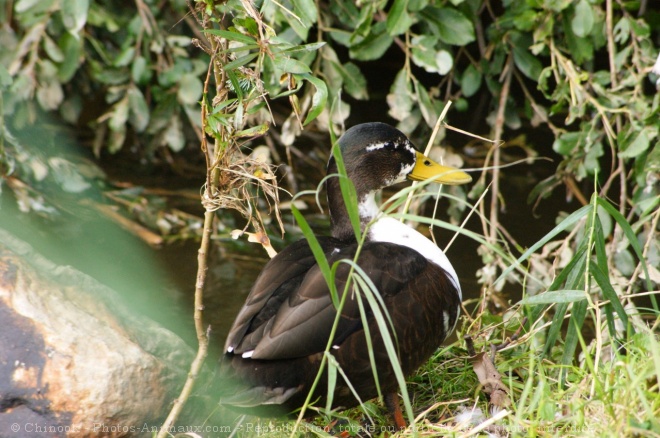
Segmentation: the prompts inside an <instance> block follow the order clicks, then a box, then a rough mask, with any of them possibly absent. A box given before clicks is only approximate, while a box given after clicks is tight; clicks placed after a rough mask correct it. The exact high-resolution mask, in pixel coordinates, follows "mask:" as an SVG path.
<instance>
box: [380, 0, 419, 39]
mask: <svg viewBox="0 0 660 438" xmlns="http://www.w3.org/2000/svg"><path fill="white" fill-rule="evenodd" d="M407 3H408V0H395V1H394V4H393V5H392V7H391V8H390V11H389V13H388V14H387V33H388V34H390V35H392V36H396V35H400V34H402V33H404V32H405V31H407V30H408V29H409V28H410V26H411V25H412V24H413V23H414V20H413V19H412V17H411V16H410V14H409V13H408V11H407V10H406V5H407Z"/></svg>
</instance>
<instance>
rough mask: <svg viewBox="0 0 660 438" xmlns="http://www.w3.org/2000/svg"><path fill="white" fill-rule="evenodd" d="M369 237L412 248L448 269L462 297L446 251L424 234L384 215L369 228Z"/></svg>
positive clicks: (460, 295) (456, 276)
mask: <svg viewBox="0 0 660 438" xmlns="http://www.w3.org/2000/svg"><path fill="white" fill-rule="evenodd" d="M369 237H370V238H371V240H374V241H377V242H390V243H396V244H398V245H403V246H407V247H408V248H412V249H414V250H415V251H417V252H418V253H420V254H421V255H423V256H424V257H426V258H427V259H429V260H430V261H432V262H433V263H435V264H436V265H438V266H440V267H441V268H442V269H444V270H445V271H447V273H448V274H449V276H450V277H451V279H452V281H453V282H454V285H456V288H457V289H458V295H459V298H461V299H462V294H461V285H460V284H459V283H458V275H456V271H455V270H454V267H453V266H452V265H451V263H450V262H449V259H448V258H447V256H446V255H445V253H444V252H443V251H442V250H441V249H440V248H438V247H437V246H436V245H435V243H433V242H431V241H430V240H429V239H427V238H426V237H425V236H424V235H423V234H421V233H420V232H418V231H417V230H414V229H412V228H410V227H409V226H408V225H406V224H404V223H401V222H399V221H398V220H396V219H394V218H391V217H382V218H380V219H378V220H377V221H376V222H375V223H374V224H372V225H371V227H370V228H369Z"/></svg>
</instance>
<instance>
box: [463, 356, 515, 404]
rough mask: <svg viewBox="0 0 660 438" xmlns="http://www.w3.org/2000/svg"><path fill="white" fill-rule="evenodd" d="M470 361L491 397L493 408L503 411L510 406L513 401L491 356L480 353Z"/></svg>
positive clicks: (485, 390)
mask: <svg viewBox="0 0 660 438" xmlns="http://www.w3.org/2000/svg"><path fill="white" fill-rule="evenodd" d="M470 361H471V362H472V368H473V369H474V373H475V374H476V375H477V377H478V378H479V383H481V386H482V387H483V390H484V392H485V393H486V394H488V395H489V396H490V404H491V405H492V407H496V408H500V409H503V408H506V407H507V406H509V405H510V404H511V400H510V399H509V394H508V389H507V387H506V386H505V385H504V383H502V376H501V374H500V373H499V372H498V371H497V368H495V365H494V364H493V361H492V360H491V358H490V356H488V355H487V354H486V353H479V354H477V355H475V356H473V357H472V358H470Z"/></svg>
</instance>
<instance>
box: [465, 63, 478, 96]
mask: <svg viewBox="0 0 660 438" xmlns="http://www.w3.org/2000/svg"><path fill="white" fill-rule="evenodd" d="M482 79H483V76H482V74H481V72H480V71H479V69H477V68H476V67H475V66H474V64H470V65H468V66H467V68H466V69H465V71H464V72H463V76H462V77H461V90H462V91H463V96H465V97H470V96H472V95H474V93H476V92H477V91H478V90H479V88H480V87H481V80H482Z"/></svg>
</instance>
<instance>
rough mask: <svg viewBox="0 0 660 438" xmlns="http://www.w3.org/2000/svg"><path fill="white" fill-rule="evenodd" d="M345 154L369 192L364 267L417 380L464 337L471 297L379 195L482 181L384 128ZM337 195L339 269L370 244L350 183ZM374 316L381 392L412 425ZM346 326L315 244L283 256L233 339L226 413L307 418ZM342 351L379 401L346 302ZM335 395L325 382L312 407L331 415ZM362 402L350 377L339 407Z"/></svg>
mask: <svg viewBox="0 0 660 438" xmlns="http://www.w3.org/2000/svg"><path fill="white" fill-rule="evenodd" d="M338 144H339V147H340V148H341V154H342V157H343V160H344V163H345V167H346V173H347V175H348V177H349V178H350V179H351V180H352V182H353V184H354V186H355V190H356V193H357V200H358V207H359V214H360V221H361V224H362V229H363V231H365V230H366V233H367V236H366V243H364V245H363V246H362V249H361V250H360V253H359V258H358V265H359V266H360V267H361V268H362V270H363V271H364V272H365V273H366V274H367V275H368V276H369V278H370V279H371V281H372V282H373V284H374V285H375V286H376V288H377V289H378V292H379V293H380V296H381V297H382V299H383V301H384V303H385V306H386V308H387V311H388V312H389V316H390V318H391V321H392V326H393V328H394V331H395V338H394V339H395V340H396V344H395V345H396V347H397V348H398V356H399V361H400V364H401V368H402V370H403V372H404V374H405V375H406V376H408V375H410V374H411V373H412V372H414V371H415V370H416V369H417V368H418V367H419V366H420V365H421V364H422V363H424V362H425V361H426V360H428V358H429V357H430V356H431V354H433V352H434V351H435V350H436V349H437V348H438V347H439V346H440V344H441V343H442V342H443V341H444V339H445V338H446V337H447V335H448V334H449V333H450V332H451V331H452V330H453V329H454V326H455V324H456V321H457V319H458V315H459V311H460V302H461V287H460V285H459V282H458V277H457V275H456V271H455V270H454V268H453V267H452V265H451V263H450V262H449V260H448V259H447V257H446V256H445V254H444V252H443V251H442V250H441V249H439V248H438V247H437V246H436V245H435V244H434V243H433V242H431V241H430V240H429V239H427V238H426V237H425V236H423V235H422V234H421V233H419V232H418V231H416V230H414V229H413V228H411V227H409V226H407V225H405V224H404V223H402V222H400V221H398V220H395V219H393V218H390V217H386V216H384V215H383V214H382V213H381V212H380V210H379V208H378V205H377V204H376V196H375V195H376V193H377V192H378V191H380V190H381V189H382V188H384V187H387V186H390V185H392V184H395V183H398V182H402V181H404V180H406V179H408V180H426V179H430V178H433V179H434V181H437V182H440V183H444V184H453V185H457V184H465V183H468V182H470V181H471V177H470V176H469V175H468V174H466V173H465V172H462V171H460V170H457V169H453V168H449V167H445V166H441V165H440V164H437V163H435V162H433V161H432V160H430V159H429V158H427V157H426V156H424V155H423V154H422V153H420V152H418V151H417V149H416V148H415V146H414V145H413V144H412V142H411V141H410V140H409V139H408V138H407V137H406V136H405V135H404V134H403V133H401V132H400V131H399V130H397V129H395V128H393V127H391V126H389V125H386V124H384V123H365V124H361V125H357V126H354V127H352V128H350V129H349V130H347V131H346V133H345V134H344V135H343V136H342V137H341V138H340V139H339V141H338ZM335 173H337V164H336V162H335V159H334V158H330V160H329V162H328V174H329V175H330V174H335ZM325 186H326V190H327V196H328V207H329V211H330V220H331V234H332V236H331V237H328V236H326V237H317V239H318V242H319V244H320V246H321V247H322V248H323V252H324V253H325V256H326V257H327V260H328V262H329V264H330V266H332V264H333V263H334V262H336V261H338V260H342V259H350V260H352V259H353V258H354V256H355V254H356V251H357V250H358V243H357V241H356V237H355V235H354V231H353V227H352V226H351V222H350V219H349V216H348V212H347V210H346V207H345V205H344V200H343V197H342V194H341V190H340V186H339V178H338V177H332V178H329V179H327V180H326V183H325ZM349 269H350V268H349V266H348V265H347V264H343V263H342V264H340V266H339V267H338V269H337V273H336V278H335V281H336V284H337V290H338V291H339V293H340V295H341V293H342V291H343V289H344V285H345V283H346V279H347V276H348V273H349ZM365 305H366V304H365ZM367 307H368V306H367ZM368 315H369V316H368V318H369V327H368V329H369V330H368V332H369V333H370V336H371V343H372V345H373V349H374V356H375V363H376V368H377V371H378V381H379V384H380V388H381V391H382V394H384V395H385V397H384V398H385V403H386V405H387V407H388V410H389V411H390V413H391V414H392V415H393V416H394V422H395V423H396V425H397V426H398V427H404V426H405V420H404V419H403V415H402V413H401V409H400V407H399V402H398V397H397V393H396V391H397V388H398V387H397V383H396V378H395V376H394V372H393V369H392V365H391V362H390V359H389V357H388V355H387V352H386V351H385V348H384V344H383V341H382V337H381V334H380V332H379V329H378V327H377V324H376V321H375V320H374V317H373V314H372V313H371V312H368ZM335 316H336V308H335V306H334V305H333V301H332V299H331V295H330V292H329V289H328V285H327V284H326V281H325V279H324V277H323V275H322V273H321V270H320V268H319V266H318V265H317V263H316V260H315V258H314V255H313V254H312V251H311V249H310V247H309V245H308V242H307V241H306V240H304V239H303V240H300V241H298V242H296V243H293V244H292V245H290V246H288V247H287V248H285V249H284V250H282V251H281V252H280V253H279V254H277V256H275V257H274V258H272V259H271V260H270V261H269V262H268V263H267V264H266V266H265V267H264V269H263V271H261V274H260V275H259V276H258V278H257V280H256V282H255V284H254V286H253V287H252V290H251V291H250V294H249V295H248V297H247V300H246V302H245V305H244V306H243V308H242V309H241V310H240V311H239V313H238V316H237V317H236V320H235V321H234V324H233V325H232V327H231V329H230V331H229V335H228V336H227V341H226V343H225V347H224V355H223V357H222V359H221V370H222V373H223V374H224V376H225V377H226V378H227V381H231V382H233V383H236V382H239V385H238V387H237V388H234V389H233V393H232V394H230V395H228V396H225V397H224V398H223V399H222V400H221V403H222V404H225V405H229V406H230V407H234V408H238V409H240V408H242V409H253V410H252V412H253V413H257V414H258V415H280V414H287V413H291V412H293V411H295V410H297V409H299V408H300V407H301V406H302V405H303V403H304V401H305V399H306V398H307V396H308V393H309V391H310V388H311V386H312V382H313V381H314V379H315V377H316V375H317V373H318V371H319V367H320V364H321V359H322V357H323V354H324V351H325V349H326V346H327V344H328V339H329V337H330V335H331V330H332V326H333V322H334V320H335ZM330 352H331V354H332V355H333V356H334V358H335V359H336V361H337V363H338V364H339V366H340V367H341V369H342V370H343V372H344V373H345V374H346V376H347V377H348V379H349V381H350V382H351V385H352V386H353V388H354V390H355V391H356V392H357V394H358V395H359V397H360V400H362V401H366V400H369V399H372V398H374V397H376V396H377V395H378V391H377V387H376V383H375V381H374V373H373V371H372V368H371V362H370V359H369V354H368V350H367V340H366V337H365V330H364V327H363V323H362V320H361V318H360V311H359V307H358V302H357V300H356V299H355V297H354V296H352V297H351V296H349V297H347V299H346V301H345V305H344V307H343V309H342V311H341V318H340V319H339V323H338V326H337V328H336V331H335V332H334V338H333V340H332V348H331V349H330ZM326 395H327V377H325V376H324V377H322V378H321V379H320V381H319V384H318V386H317V388H316V390H315V393H314V395H313V397H312V400H313V401H314V402H316V404H317V405H318V406H324V405H325V403H326ZM358 403H359V401H358V400H357V399H356V397H355V396H354V394H353V393H352V391H351V389H350V388H349V386H348V385H347V384H346V382H345V381H344V380H343V379H342V378H341V377H338V379H337V384H336V388H335V391H334V397H333V402H332V406H333V407H336V408H349V407H353V406H356V405H357V404H358Z"/></svg>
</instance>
